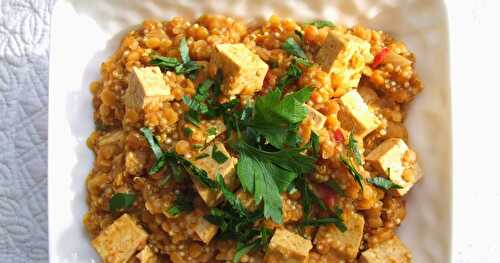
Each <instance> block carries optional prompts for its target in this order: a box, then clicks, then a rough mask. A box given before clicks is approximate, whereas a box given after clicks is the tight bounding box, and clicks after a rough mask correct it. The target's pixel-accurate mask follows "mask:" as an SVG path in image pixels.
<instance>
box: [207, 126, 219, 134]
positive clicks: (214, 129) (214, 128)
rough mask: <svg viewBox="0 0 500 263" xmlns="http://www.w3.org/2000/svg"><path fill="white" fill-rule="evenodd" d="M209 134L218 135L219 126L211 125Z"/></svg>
mask: <svg viewBox="0 0 500 263" xmlns="http://www.w3.org/2000/svg"><path fill="white" fill-rule="evenodd" d="M207 133H208V136H215V135H217V128H216V127H210V128H208V131H207Z"/></svg>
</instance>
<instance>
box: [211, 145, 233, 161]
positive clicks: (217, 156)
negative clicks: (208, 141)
mask: <svg viewBox="0 0 500 263" xmlns="http://www.w3.org/2000/svg"><path fill="white" fill-rule="evenodd" d="M212 159H214V161H216V162H217V163H218V164H223V163H225V162H226V161H227V160H228V159H229V157H227V156H226V155H225V154H224V153H223V152H221V151H219V149H217V146H216V145H215V144H214V146H213V148H212Z"/></svg>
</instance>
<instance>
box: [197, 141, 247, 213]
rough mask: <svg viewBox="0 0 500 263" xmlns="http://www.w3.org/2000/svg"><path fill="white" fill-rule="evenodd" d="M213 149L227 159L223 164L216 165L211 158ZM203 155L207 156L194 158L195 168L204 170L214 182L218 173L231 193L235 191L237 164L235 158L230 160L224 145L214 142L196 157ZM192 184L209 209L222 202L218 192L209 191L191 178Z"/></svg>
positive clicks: (236, 185)
mask: <svg viewBox="0 0 500 263" xmlns="http://www.w3.org/2000/svg"><path fill="white" fill-rule="evenodd" d="M214 147H216V148H217V150H218V151H220V152H222V153H223V154H224V155H225V156H227V157H228V159H227V160H226V161H225V162H224V163H218V162H217V161H215V160H214V159H213V158H212V152H213V150H214ZM205 154H208V156H207V157H205V158H202V159H198V160H196V156H195V157H194V160H193V161H192V162H193V164H194V165H195V166H196V167H198V168H200V169H203V170H205V171H206V172H207V175H208V177H209V178H210V179H212V180H215V179H216V176H217V174H219V173H220V174H221V175H222V177H223V178H224V182H225V183H226V185H227V187H228V188H229V189H230V190H231V191H233V190H235V189H236V187H238V179H237V178H236V171H235V165H236V163H237V160H236V158H232V157H231V155H229V153H228V152H227V150H226V148H225V147H224V144H222V143H220V142H215V143H213V144H211V145H209V146H208V147H206V148H205V149H204V150H203V151H201V152H200V153H199V155H197V156H200V155H205ZM193 184H194V187H195V188H196V190H197V191H198V194H199V195H200V197H201V198H202V199H203V201H205V203H206V204H207V205H208V206H209V207H213V206H215V205H217V204H218V203H219V202H220V201H221V200H222V193H221V192H220V191H214V190H211V189H209V188H208V187H206V186H204V185H203V184H201V183H200V182H199V181H198V180H197V179H196V178H193Z"/></svg>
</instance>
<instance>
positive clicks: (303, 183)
mask: <svg viewBox="0 0 500 263" xmlns="http://www.w3.org/2000/svg"><path fill="white" fill-rule="evenodd" d="M295 185H296V186H297V188H298V189H299V191H300V200H301V203H302V210H303V211H304V218H305V219H308V218H309V216H310V214H311V209H312V205H313V204H314V203H317V204H318V205H319V206H320V208H321V209H323V210H326V209H327V208H326V205H325V203H324V202H323V201H322V200H321V199H320V198H319V197H317V196H316V194H314V192H313V191H312V190H311V188H310V186H309V183H308V182H307V180H306V179H305V177H304V176H303V175H301V176H299V177H298V178H297V180H295Z"/></svg>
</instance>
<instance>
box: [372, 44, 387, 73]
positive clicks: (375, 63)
mask: <svg viewBox="0 0 500 263" xmlns="http://www.w3.org/2000/svg"><path fill="white" fill-rule="evenodd" d="M388 53H389V49H388V48H386V47H384V48H383V49H382V51H380V53H378V54H377V55H376V56H375V58H374V59H373V63H372V68H377V67H378V66H380V64H382V61H384V58H385V56H387V54H388Z"/></svg>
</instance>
